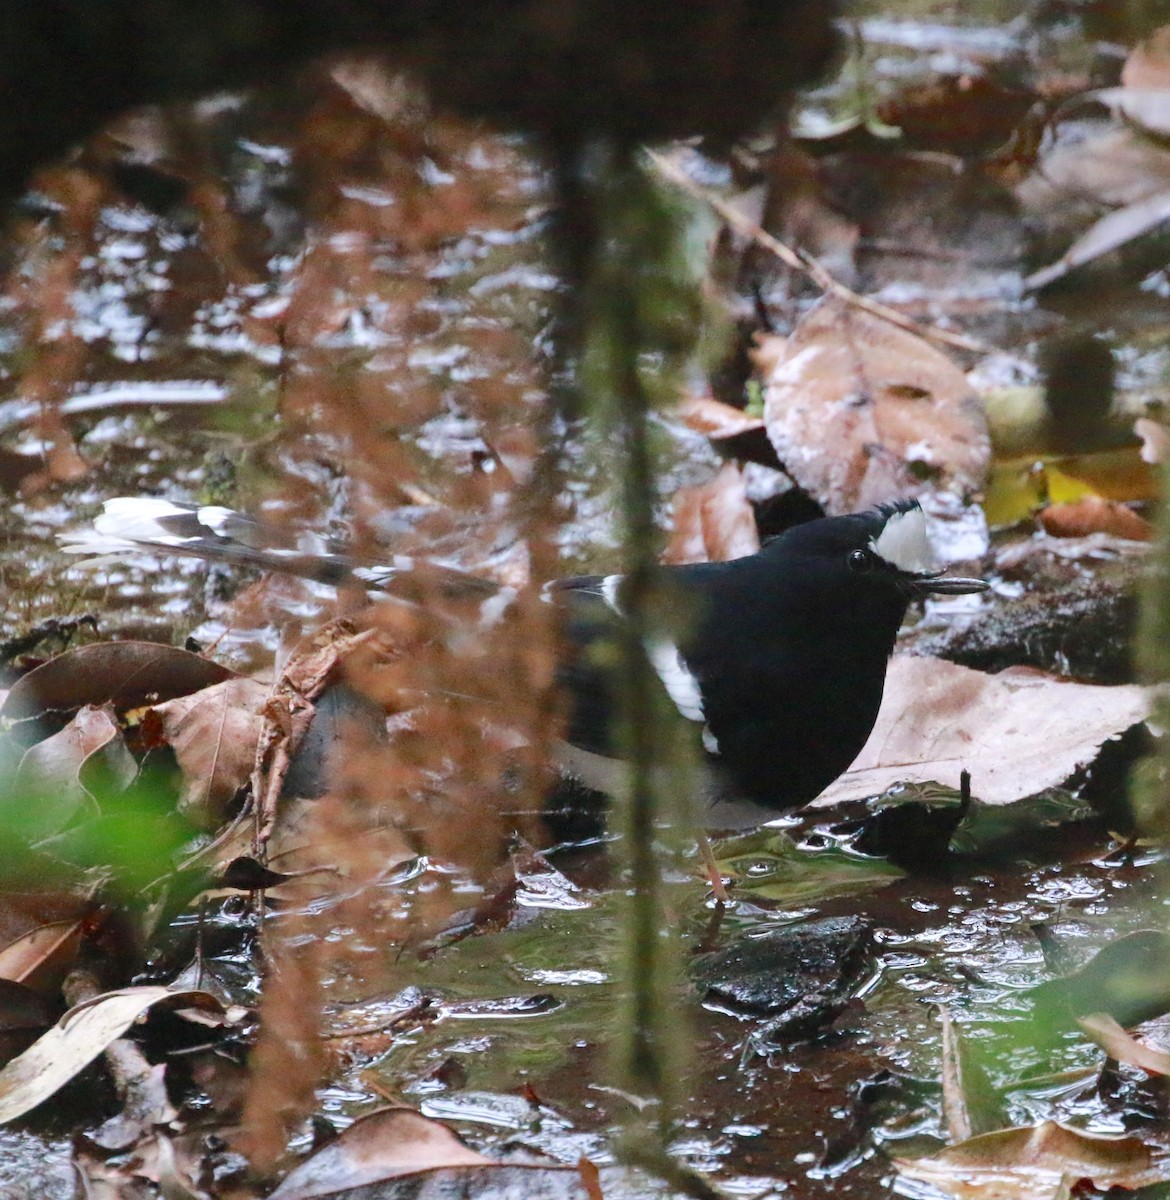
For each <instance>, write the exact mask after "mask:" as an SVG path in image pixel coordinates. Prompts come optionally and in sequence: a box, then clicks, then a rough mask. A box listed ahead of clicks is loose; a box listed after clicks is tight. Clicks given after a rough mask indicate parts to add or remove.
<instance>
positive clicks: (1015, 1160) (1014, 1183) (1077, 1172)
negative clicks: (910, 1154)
mask: <svg viewBox="0 0 1170 1200" xmlns="http://www.w3.org/2000/svg"><path fill="white" fill-rule="evenodd" d="M895 1163H896V1165H897V1167H898V1170H899V1172H900V1173H901V1174H902V1175H903V1176H905V1177H907V1178H909V1179H920V1180H922V1181H924V1182H926V1183H930V1184H933V1185H934V1186H935V1187H936V1188H938V1189H939V1190H940V1191H943V1192H945V1193H946V1194H948V1195H951V1196H959V1197H963V1198H964V1200H1004V1198H1006V1197H1011V1200H1056V1198H1057V1197H1059V1196H1063V1195H1068V1194H1069V1193H1068V1192H1067V1191H1066V1190H1063V1185H1064V1184H1065V1183H1066V1182H1067V1183H1071V1184H1074V1185H1075V1184H1076V1183H1077V1182H1078V1181H1080V1180H1082V1179H1088V1180H1091V1181H1092V1183H1093V1186H1094V1187H1096V1188H1100V1189H1102V1190H1105V1189H1108V1188H1111V1187H1123V1188H1139V1187H1145V1186H1147V1185H1149V1184H1153V1183H1159V1182H1162V1181H1163V1180H1165V1179H1166V1178H1168V1177H1170V1172H1168V1169H1167V1164H1166V1163H1165V1162H1164V1161H1155V1159H1154V1156H1153V1154H1152V1153H1151V1152H1150V1150H1149V1149H1148V1148H1147V1147H1146V1146H1145V1145H1144V1144H1143V1143H1142V1142H1141V1141H1139V1140H1138V1139H1137V1138H1135V1137H1122V1138H1114V1137H1099V1136H1096V1135H1094V1134H1088V1133H1082V1132H1080V1130H1077V1129H1070V1128H1069V1127H1068V1126H1067V1125H1059V1124H1057V1123H1056V1122H1055V1121H1044V1122H1043V1123H1042V1124H1040V1125H1029V1126H1024V1127H1022V1128H1018V1129H1000V1130H997V1131H996V1132H995V1133H984V1134H981V1135H980V1136H978V1137H973V1138H970V1139H968V1140H967V1141H965V1142H960V1143H959V1144H958V1145H957V1146H949V1147H948V1148H947V1149H946V1150H941V1151H940V1152H939V1153H938V1154H931V1155H929V1156H928V1157H926V1158H918V1159H913V1160H908V1159H897V1160H895Z"/></svg>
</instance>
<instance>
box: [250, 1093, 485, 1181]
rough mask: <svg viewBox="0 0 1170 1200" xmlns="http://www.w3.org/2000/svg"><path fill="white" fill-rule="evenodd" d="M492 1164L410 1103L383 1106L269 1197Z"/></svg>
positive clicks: (331, 1143) (318, 1152)
mask: <svg viewBox="0 0 1170 1200" xmlns="http://www.w3.org/2000/svg"><path fill="white" fill-rule="evenodd" d="M493 1165H497V1164H494V1163H493V1162H492V1160H491V1159H490V1158H485V1157H484V1156H483V1155H482V1154H480V1153H479V1152H478V1151H477V1150H472V1149H470V1148H469V1147H468V1146H465V1145H464V1144H463V1143H462V1142H461V1141H460V1140H459V1139H458V1138H457V1137H456V1136H455V1134H454V1133H452V1132H451V1130H450V1129H448V1128H447V1126H446V1125H442V1124H440V1123H439V1122H438V1121H432V1120H431V1119H430V1118H429V1117H424V1116H423V1115H422V1114H421V1113H418V1112H415V1110H414V1109H412V1108H383V1109H379V1110H378V1111H377V1112H372V1113H370V1114H369V1115H368V1116H365V1117H361V1118H360V1119H358V1120H357V1121H355V1122H354V1123H353V1124H352V1125H351V1126H350V1127H349V1128H348V1129H346V1130H345V1131H344V1132H343V1133H342V1134H341V1136H340V1137H338V1138H337V1139H336V1140H335V1141H332V1142H330V1143H329V1144H328V1145H327V1146H325V1147H323V1148H322V1149H320V1150H318V1151H317V1153H316V1154H314V1155H313V1156H312V1157H311V1158H310V1159H308V1161H307V1162H303V1163H302V1164H301V1165H300V1166H299V1167H296V1168H295V1169H294V1170H293V1171H292V1172H290V1174H289V1175H288V1176H287V1177H286V1178H285V1180H284V1182H283V1183H282V1184H281V1185H280V1187H278V1188H277V1189H276V1191H274V1192H273V1193H272V1194H271V1196H269V1200H311V1198H313V1197H317V1196H329V1195H333V1194H335V1193H337V1192H343V1191H345V1190H346V1189H349V1188H357V1187H364V1186H368V1185H369V1184H373V1183H380V1182H381V1181H383V1180H386V1179H397V1178H398V1177H399V1176H401V1175H413V1174H416V1173H417V1172H419V1171H433V1170H436V1169H437V1168H440V1167H476V1166H493Z"/></svg>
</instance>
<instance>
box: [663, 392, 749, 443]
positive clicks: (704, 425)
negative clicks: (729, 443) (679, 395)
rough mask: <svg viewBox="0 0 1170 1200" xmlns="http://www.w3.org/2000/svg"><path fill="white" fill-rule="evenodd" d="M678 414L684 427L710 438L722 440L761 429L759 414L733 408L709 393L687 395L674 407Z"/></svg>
mask: <svg viewBox="0 0 1170 1200" xmlns="http://www.w3.org/2000/svg"><path fill="white" fill-rule="evenodd" d="M678 414H679V416H680V417H682V419H683V422H684V423H685V424H686V425H687V427H688V428H690V429H693V430H694V431H695V432H696V433H704V434H706V435H707V437H709V438H710V439H711V440H712V441H724V440H725V439H727V438H734V437H739V436H741V435H742V434H745V433H755V432H757V431H759V430H761V429H763V428H764V418H763V417H753V416H749V415H748V414H747V413H746V412H744V411H743V409H742V408H733V407H732V406H731V405H730V404H724V403H723V401H722V400H716V399H715V398H714V397H712V396H687V397H685V398H684V399H683V400H682V401H681V402H680V403H679V406H678Z"/></svg>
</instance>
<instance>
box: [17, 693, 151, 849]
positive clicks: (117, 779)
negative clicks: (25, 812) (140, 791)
mask: <svg viewBox="0 0 1170 1200" xmlns="http://www.w3.org/2000/svg"><path fill="white" fill-rule="evenodd" d="M137 773H138V766H137V764H136V763H135V761H134V757H133V755H131V753H130V751H129V750H127V749H126V744H125V743H124V742H123V740H122V731H121V730H120V729H119V728H118V722H117V720H116V719H115V717H114V710H113V708H112V707H111V706H110V705H108V704H106V705H103V706H102V707H101V708H93V707H90V706H89V705H86V706H85V707H84V708H82V709H80V710H79V711H78V712H77V714H76V715H75V716H74V718H73V720H72V721H70V722H69V724H68V725H66V726H65V728H64V729H62V730H61V731H60V732H58V733H55V734H53V735H52V736H51V737H47V738H45V740H44V741H43V742H38V743H37V744H36V745H35V746H30V747H29V749H28V750H26V751H25V753H24V755H23V757H22V758H21V760H20V766H19V767H18V768H17V771H16V778H15V779H14V780H13V784H12V788H13V792H14V794H16V795H20V796H26V797H29V798H30V799H31V798H35V802H36V804H37V807H38V822H37V823H38V826H39V828H40V829H41V830H43V831H44V832H49V831H52V832H56V831H57V830H59V829H61V828H63V827H64V825H65V824H66V823H67V822H68V821H69V820H70V819H71V818H72V817H73V815H74V814H75V813H76V811H77V809H78V808H79V807H81V806H82V805H87V804H88V805H92V804H93V803H94V789H98V790H101V789H102V788H103V787H106V788H108V787H113V788H114V789H115V790H119V791H120V790H121V789H123V788H126V787H128V786H129V785H130V784H131V783H132V782H133V780H134V777H135V775H137Z"/></svg>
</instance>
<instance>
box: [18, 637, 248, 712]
mask: <svg viewBox="0 0 1170 1200" xmlns="http://www.w3.org/2000/svg"><path fill="white" fill-rule="evenodd" d="M234 675H235V672H234V671H229V670H228V669H227V667H221V666H220V665H219V664H218V663H214V662H212V661H211V660H210V659H208V658H202V657H200V656H199V655H198V654H191V653H189V652H188V651H186V650H179V649H177V648H176V647H174V646H161V645H159V644H158V643H156V642H100V643H97V644H95V645H92V646H79V647H78V648H77V649H76V650H67V651H66V652H65V653H64V654H59V655H58V656H57V657H56V658H54V659H52V660H51V661H49V662H47V663H44V664H43V665H41V666H39V667H37V668H36V669H35V670H32V671H30V672H29V673H28V674H27V675H24V676H22V677H21V678H20V679H19V680H18V681H17V682H16V684H15V685H14V686H13V688H12V690H11V691H10V692H9V693H8V696H7V697H6V699H5V701H4V704H3V706H0V716H2V717H7V718H8V719H9V720H13V721H22V720H29V719H33V718H36V717H39V716H41V715H43V714H44V713H46V712H68V711H70V710H72V709H76V708H81V707H82V706H83V705H86V704H92V705H101V704H106V703H109V704H112V705H113V706H114V709H115V710H116V711H118V712H124V711H125V710H126V709H129V708H138V707H141V706H142V705H144V704H157V703H159V702H160V701H163V700H170V699H173V698H174V697H175V696H186V695H188V694H189V693H191V692H197V691H198V690H199V689H200V688H204V687H209V686H210V685H211V684H213V683H220V682H221V681H222V680H224V679H230V678H232V677H233V676H234Z"/></svg>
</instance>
